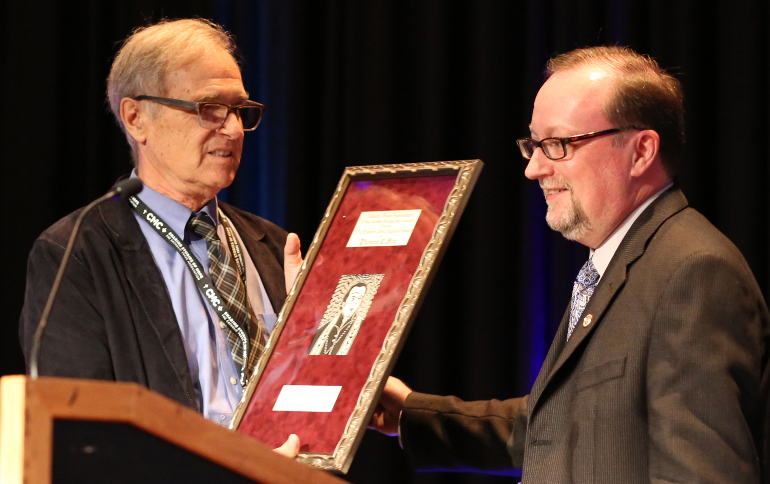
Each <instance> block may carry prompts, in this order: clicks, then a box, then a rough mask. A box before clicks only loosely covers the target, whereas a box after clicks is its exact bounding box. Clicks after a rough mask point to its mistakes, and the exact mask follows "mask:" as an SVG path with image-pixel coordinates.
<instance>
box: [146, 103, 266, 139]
mask: <svg viewBox="0 0 770 484" xmlns="http://www.w3.org/2000/svg"><path fill="white" fill-rule="evenodd" d="M133 99H135V100H136V101H145V100H146V101H153V102H156V103H159V104H163V105H164V106H172V107H175V108H182V109H187V110H189V111H195V112H196V113H198V123H199V124H200V125H201V128H206V129H219V128H221V127H222V126H224V125H225V121H227V117H228V116H230V113H235V115H236V116H238V118H239V119H240V120H241V124H242V126H243V130H244V131H254V130H255V129H257V126H259V122H260V121H261V120H262V113H263V112H264V111H265V106H264V105H263V104H260V103H258V102H254V101H246V103H244V104H238V105H235V106H230V105H229V104H222V103H209V102H192V101H181V100H179V99H171V98H167V97H156V96H144V95H142V96H136V97H135V98H133Z"/></svg>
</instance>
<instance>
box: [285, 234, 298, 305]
mask: <svg viewBox="0 0 770 484" xmlns="http://www.w3.org/2000/svg"><path fill="white" fill-rule="evenodd" d="M300 267H302V253H301V252H300V245H299V237H298V236H297V234H293V233H292V234H289V235H288V237H286V246H285V247H284V248H283V275H284V277H285V279H286V294H288V293H289V291H291V286H293V285H294V279H296V278H297V273H298V272H299V269H300Z"/></svg>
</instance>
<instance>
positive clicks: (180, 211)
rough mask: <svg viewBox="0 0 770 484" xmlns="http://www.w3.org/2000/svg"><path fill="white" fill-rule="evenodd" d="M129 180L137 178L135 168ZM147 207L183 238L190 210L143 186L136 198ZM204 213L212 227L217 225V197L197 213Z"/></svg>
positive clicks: (190, 213)
mask: <svg viewBox="0 0 770 484" xmlns="http://www.w3.org/2000/svg"><path fill="white" fill-rule="evenodd" d="M131 178H139V177H138V176H137V174H136V168H134V170H133V171H131ZM137 198H139V199H140V200H141V201H143V202H144V203H145V204H146V205H147V206H148V207H150V208H151V209H152V210H153V211H154V212H155V213H156V214H158V216H159V217H160V218H162V219H163V221H164V222H166V223H167V224H168V226H169V227H170V228H171V229H172V230H173V231H174V232H176V233H177V234H178V235H179V236H180V237H184V232H185V227H187V221H188V220H190V216H191V215H192V213H193V212H192V210H190V209H189V208H187V207H185V206H184V205H182V204H181V203H179V202H177V201H176V200H172V199H171V198H169V197H167V196H165V195H162V194H160V193H158V192H156V191H155V190H153V189H152V188H150V187H149V186H147V185H145V186H144V188H143V189H142V191H141V193H140V195H138V196H137ZM201 212H205V213H206V214H208V216H209V217H211V220H213V221H214V226H217V225H218V224H219V217H218V216H217V213H218V210H217V197H214V198H212V199H211V200H209V201H208V202H207V203H206V205H204V206H203V208H201V209H200V210H199V211H198V212H197V213H201Z"/></svg>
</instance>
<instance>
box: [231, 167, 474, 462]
mask: <svg viewBox="0 0 770 484" xmlns="http://www.w3.org/2000/svg"><path fill="white" fill-rule="evenodd" d="M482 166H483V164H482V162H481V161H480V160H462V161H446V162H434V163H419V164H401V165H377V166H375V165H372V166H360V167H348V168H346V169H345V171H344V173H343V175H342V178H341V179H340V182H339V184H338V185H337V189H336V191H335V193H334V195H333V197H332V200H331V202H330V204H329V206H328V208H327V210H326V212H325V214H324V217H323V219H322V221H321V224H320V226H319V228H318V231H317V232H316V234H315V237H314V238H313V241H312V243H311V245H310V248H309V249H308V252H307V254H306V256H305V260H304V262H303V265H302V268H301V270H300V273H299V274H298V276H297V279H296V280H295V282H294V285H293V287H292V289H291V291H290V292H289V295H288V297H287V300H286V303H285V304H284V306H283V308H282V310H281V312H280V314H279V316H278V320H277V322H276V326H275V329H274V330H273V332H272V334H271V335H270V339H269V341H268V343H267V345H266V349H265V355H264V357H263V358H262V360H261V361H260V364H259V365H258V366H257V368H256V369H255V371H254V373H253V375H251V377H250V380H249V383H248V385H247V386H246V388H245V390H244V394H243V399H242V400H241V402H240V404H239V405H238V408H237V409H236V412H235V416H234V418H233V421H232V422H231V424H230V427H231V428H233V429H235V430H237V431H238V432H240V433H243V434H246V435H249V436H252V437H253V438H255V439H257V440H260V441H262V442H264V443H266V444H268V445H271V446H274V447H275V446H278V445H280V444H282V443H283V441H284V440H285V439H286V436H287V435H288V434H290V433H296V434H298V435H299V437H300V442H301V447H300V454H299V456H298V458H297V459H298V460H299V461H301V462H305V463H308V464H311V465H313V466H316V467H319V468H322V469H326V470H330V471H332V472H338V473H345V472H347V470H348V469H349V467H350V464H351V462H352V459H353V456H354V454H355V451H356V449H357V448H358V445H359V443H360V441H361V438H362V437H363V433H364V430H365V429H366V426H367V423H368V422H369V420H370V419H371V415H372V413H373V411H374V408H375V405H376V403H377V400H378V398H379V395H380V392H381V390H382V386H383V385H384V383H385V380H386V379H387V377H388V376H389V375H390V372H391V371H392V368H393V365H394V364H395V361H396V358H397V356H398V354H399V352H400V350H401V348H402V346H403V344H404V342H405V339H406V335H407V334H408V331H409V328H410V326H411V324H412V322H413V320H414V318H415V316H416V315H417V311H418V309H419V306H420V303H421V302H422V300H423V298H424V296H425V294H426V291H427V288H428V286H429V284H430V282H431V280H432V277H433V275H434V274H435V271H436V269H437V268H438V264H439V262H440V260H441V257H442V255H443V253H444V251H445V249H446V245H447V243H448V242H449V239H450V238H451V235H452V233H453V232H454V228H455V226H456V224H457V222H458V220H459V218H460V215H461V214H462V211H463V209H464V208H465V205H466V203H467V200H468V196H469V195H470V193H471V191H472V189H473V186H474V185H475V182H476V179H477V178H478V176H479V173H480V171H481V168H482Z"/></svg>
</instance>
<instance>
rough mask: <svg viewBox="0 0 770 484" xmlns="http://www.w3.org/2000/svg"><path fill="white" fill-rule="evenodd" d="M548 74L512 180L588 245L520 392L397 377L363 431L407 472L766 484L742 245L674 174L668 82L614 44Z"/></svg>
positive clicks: (761, 399)
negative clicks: (404, 459) (398, 450)
mask: <svg viewBox="0 0 770 484" xmlns="http://www.w3.org/2000/svg"><path fill="white" fill-rule="evenodd" d="M547 74H548V78H547V80H546V82H545V84H544V85H543V86H542V88H541V89H540V91H539V93H538V95H537V98H536V99H535V105H534V110H533V113H532V123H531V125H530V131H531V138H525V139H522V140H519V147H520V148H521V152H522V154H523V156H524V158H526V159H528V160H529V164H528V165H527V168H526V170H525V175H526V176H527V177H528V178H530V179H532V180H537V181H538V182H539V183H540V186H541V187H542V189H543V193H544V195H545V198H546V203H547V205H548V212H547V215H546V221H547V222H548V225H549V226H550V227H551V228H552V229H554V230H557V231H559V232H561V233H562V234H563V235H564V236H565V237H567V238H568V239H571V240H575V241H577V242H579V243H581V244H583V245H585V246H587V247H589V248H590V249H591V257H590V259H589V260H588V261H587V262H586V264H585V265H584V266H583V268H582V269H581V271H580V273H579V274H578V277H577V280H576V282H575V284H574V288H573V295H572V301H571V304H570V307H568V308H567V311H566V313H565V315H564V318H563V320H562V322H561V326H560V327H559V330H558V331H557V333H556V337H555V339H554V341H553V344H552V345H551V349H550V351H549V352H548V355H547V356H546V359H545V362H544V364H543V367H542V369H541V371H540V374H539V376H538V378H537V380H536V381H535V384H534V386H533V388H532V391H531V393H530V395H528V396H526V397H523V398H517V399H511V400H506V401H496V400H493V401H488V402H463V401H460V400H458V399H456V398H454V397H436V396H430V395H424V394H419V393H416V392H411V390H410V389H409V388H407V387H406V386H405V385H403V383H401V382H400V381H398V380H395V379H392V380H390V381H389V382H388V385H387V388H386V391H385V393H384V396H383V398H382V400H381V402H380V403H381V408H379V412H378V413H377V415H376V416H375V420H374V422H373V425H374V426H375V427H376V428H378V429H379V430H381V431H384V432H386V433H390V434H394V433H396V432H397V431H399V430H400V436H401V439H402V442H403V446H404V449H406V451H407V452H408V453H409V454H410V455H411V456H412V457H413V458H414V461H415V462H416V464H417V465H418V466H420V467H423V468H427V469H455V470H457V469H481V470H494V471H501V470H505V469H510V468H513V469H516V468H518V469H521V468H523V482H524V483H526V484H534V483H548V484H553V483H611V484H617V483H623V484H631V483H650V482H660V483H663V482H704V483H705V482H710V483H727V482H730V483H750V482H760V479H765V480H767V479H768V476H767V475H766V474H764V475H763V471H762V464H761V459H764V457H765V453H766V452H767V450H768V449H767V446H766V444H765V440H764V439H765V435H766V432H765V426H766V412H767V404H768V399H767V395H768V386H767V385H768V378H767V375H768V372H767V371H766V367H767V345H768V342H769V341H770V327H769V323H770V318H769V316H768V311H767V307H766V305H765V302H764V300H763V297H762V294H761V293H760V290H759V288H758V287H757V284H756V282H755V280H754V277H753V275H752V273H751V271H750V269H749V267H748V266H747V264H746V262H745V260H744V259H743V257H742V256H741V254H740V252H739V251H738V250H737V249H736V248H735V246H734V245H733V244H732V243H730V241H729V240H727V238H725V236H724V235H722V234H721V233H720V232H719V231H718V230H717V229H716V228H715V227H714V226H712V225H711V224H710V223H709V222H708V221H707V220H706V219H705V218H704V217H703V216H702V215H700V214H699V213H698V212H696V211H695V210H693V209H692V208H689V207H688V206H687V200H686V199H685V197H684V195H683V194H682V192H681V191H680V190H679V189H678V188H677V187H676V186H675V185H673V183H672V179H673V175H674V173H675V168H676V163H677V161H678V159H679V154H680V151H681V145H682V133H683V121H682V119H683V109H682V95H681V89H680V85H679V83H678V82H677V81H676V80H675V79H674V78H673V77H671V76H669V75H668V74H666V73H665V72H664V71H663V70H662V69H660V68H659V66H658V65H657V63H655V62H654V61H653V60H651V59H650V58H648V57H645V56H641V55H638V54H636V53H635V52H633V51H631V50H630V49H625V48H620V47H596V48H589V49H580V50H576V51H573V52H570V53H567V54H564V55H562V56H559V57H556V58H554V59H552V60H551V61H550V62H549V65H548V70H547ZM399 414H400V421H399ZM399 424H400V428H399V427H398V425H399ZM763 482H764V481H763Z"/></svg>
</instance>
